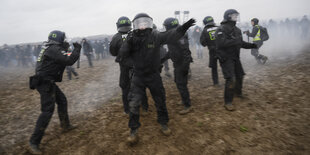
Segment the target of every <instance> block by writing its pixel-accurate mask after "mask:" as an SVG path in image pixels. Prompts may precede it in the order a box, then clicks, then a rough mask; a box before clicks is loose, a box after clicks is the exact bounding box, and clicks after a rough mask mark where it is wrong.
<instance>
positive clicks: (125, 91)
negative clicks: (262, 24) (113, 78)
mask: <svg viewBox="0 0 310 155" xmlns="http://www.w3.org/2000/svg"><path fill="white" fill-rule="evenodd" d="M116 26H117V31H118V33H116V34H115V35H114V36H113V38H112V41H111V43H110V50H109V51H110V52H111V55H112V56H116V59H115V62H117V63H119V66H120V77H119V86H120V87H121V88H122V99H123V105H124V112H125V113H126V114H129V100H128V95H129V90H130V81H131V77H132V75H133V62H132V60H131V58H122V57H121V55H120V52H119V50H120V48H121V46H122V44H123V43H124V42H125V41H126V39H127V38H126V37H127V35H128V33H129V32H130V30H131V21H130V20H129V18H128V17H125V16H122V17H120V18H119V19H118V20H117V23H116ZM143 98H144V99H143V101H142V112H144V113H146V112H147V111H148V103H147V96H146V93H145V94H144V97H143Z"/></svg>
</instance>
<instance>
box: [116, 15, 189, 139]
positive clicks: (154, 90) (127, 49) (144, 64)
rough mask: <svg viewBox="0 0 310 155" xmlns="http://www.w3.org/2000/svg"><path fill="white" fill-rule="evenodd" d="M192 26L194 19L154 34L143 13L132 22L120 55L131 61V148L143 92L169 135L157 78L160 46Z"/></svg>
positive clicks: (161, 92)
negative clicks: (150, 99)
mask: <svg viewBox="0 0 310 155" xmlns="http://www.w3.org/2000/svg"><path fill="white" fill-rule="evenodd" d="M194 23H195V20H194V19H190V20H189V21H188V22H186V23H185V24H183V25H182V26H180V27H178V28H177V29H173V30H170V31H166V32H158V31H157V30H154V31H153V29H152V28H153V19H152V18H151V17H150V16H149V15H147V14H146V13H139V14H137V15H136V16H135V18H134V19H133V28H134V30H133V33H130V34H129V35H128V37H127V40H126V42H125V43H124V44H123V45H122V47H121V49H120V52H121V54H122V55H123V56H124V57H130V58H132V60H133V66H134V75H133V78H132V81H131V87H130V91H131V94H132V95H131V97H130V99H129V108H130V118H129V123H128V126H129V128H131V131H130V136H129V137H128V139H127V140H128V142H129V143H130V144H134V143H136V142H137V141H138V135H137V132H138V128H139V127H140V125H141V124H140V122H139V117H140V114H139V106H140V104H141V101H142V97H143V95H144V91H145V88H149V90H150V92H151V94H152V97H153V99H154V101H155V106H156V109H157V122H158V123H159V124H161V131H162V133H163V134H164V135H167V136H168V135H170V134H171V130H170V129H169V128H168V125H167V124H168V121H169V117H168V111H167V107H166V95H165V89H164V87H163V82H162V79H161V77H160V73H159V68H160V65H161V59H160V45H163V44H167V43H170V42H171V41H174V40H179V39H180V38H181V37H182V36H183V35H184V34H185V32H186V31H187V30H188V28H189V27H191V26H192V25H193V24H194Z"/></svg>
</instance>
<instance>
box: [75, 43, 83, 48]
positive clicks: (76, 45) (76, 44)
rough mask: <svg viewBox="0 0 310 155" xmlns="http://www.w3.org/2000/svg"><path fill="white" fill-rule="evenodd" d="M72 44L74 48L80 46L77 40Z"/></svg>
mask: <svg viewBox="0 0 310 155" xmlns="http://www.w3.org/2000/svg"><path fill="white" fill-rule="evenodd" d="M73 46H74V48H79V49H81V48H82V46H81V44H79V43H77V42H75V43H73Z"/></svg>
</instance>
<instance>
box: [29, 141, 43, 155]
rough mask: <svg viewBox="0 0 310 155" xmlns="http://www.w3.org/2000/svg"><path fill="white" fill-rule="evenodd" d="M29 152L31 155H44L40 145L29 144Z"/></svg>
mask: <svg viewBox="0 0 310 155" xmlns="http://www.w3.org/2000/svg"><path fill="white" fill-rule="evenodd" d="M28 150H29V152H30V153H31V154H42V151H41V150H40V148H39V144H32V143H31V142H29V146H28Z"/></svg>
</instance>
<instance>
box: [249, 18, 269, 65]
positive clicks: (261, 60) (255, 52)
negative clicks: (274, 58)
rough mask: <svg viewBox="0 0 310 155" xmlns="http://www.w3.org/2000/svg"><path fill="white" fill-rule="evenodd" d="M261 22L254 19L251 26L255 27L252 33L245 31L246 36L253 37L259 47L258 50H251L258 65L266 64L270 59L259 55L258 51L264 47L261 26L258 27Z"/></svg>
mask: <svg viewBox="0 0 310 155" xmlns="http://www.w3.org/2000/svg"><path fill="white" fill-rule="evenodd" d="M258 22H259V20H258V19H257V18H253V19H252V20H251V24H252V26H253V29H252V32H251V33H250V32H249V31H245V33H246V35H248V36H249V37H253V43H254V44H256V45H257V48H255V49H252V50H251V54H252V55H253V56H254V57H255V59H256V61H257V63H258V64H265V63H266V61H267V60H268V58H267V57H266V56H264V55H262V54H259V51H258V49H259V48H260V47H261V46H262V45H263V41H262V40H261V38H260V34H261V33H260V26H259V25H258Z"/></svg>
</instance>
